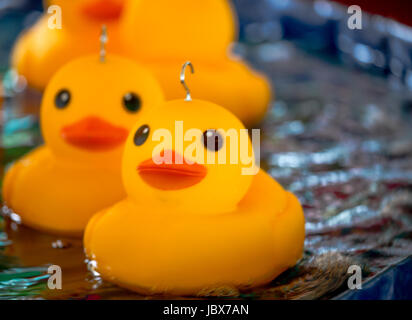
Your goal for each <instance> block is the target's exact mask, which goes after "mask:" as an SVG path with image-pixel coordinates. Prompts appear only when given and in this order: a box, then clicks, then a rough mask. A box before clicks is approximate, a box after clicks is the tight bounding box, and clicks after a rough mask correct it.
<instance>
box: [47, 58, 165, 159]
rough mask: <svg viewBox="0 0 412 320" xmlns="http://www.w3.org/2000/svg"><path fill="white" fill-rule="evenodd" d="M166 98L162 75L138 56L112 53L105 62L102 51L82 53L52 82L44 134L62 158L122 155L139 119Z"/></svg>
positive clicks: (119, 156)
mask: <svg viewBox="0 0 412 320" xmlns="http://www.w3.org/2000/svg"><path fill="white" fill-rule="evenodd" d="M162 102H163V93H162V91H161V89H160V86H159V84H158V82H157V80H156V79H155V78H154V76H153V75H152V74H151V73H150V72H149V71H147V70H146V69H144V68H143V67H141V66H139V65H138V64H136V63H134V62H133V61H130V60H127V59H124V58H120V57H117V56H111V55H109V56H107V57H106V60H105V61H104V62H101V61H100V60H99V57H98V56H97V55H93V56H87V57H82V58H80V59H77V60H73V61H72V62H69V63H68V64H67V65H65V66H64V67H62V68H61V69H60V70H59V71H58V72H56V74H55V75H54V77H53V78H52V80H51V81H50V82H49V84H48V86H47V88H46V91H45V93H44V96H43V101H42V107H41V127H42V133H43V137H44V139H45V142H46V144H47V145H48V146H49V148H50V149H51V150H52V152H53V153H54V154H55V155H56V156H57V157H59V158H62V159H67V160H70V161H72V160H78V161H88V160H90V161H96V164H98V163H99V162H102V161H107V162H110V161H111V160H113V159H119V160H120V158H121V152H122V146H123V145H124V142H125V140H126V138H127V136H128V134H129V130H130V129H131V128H132V126H133V125H134V123H136V121H138V119H139V118H140V117H141V116H142V115H143V114H144V113H145V111H146V110H147V109H150V108H151V107H154V106H156V105H158V104H161V103H162ZM105 159H106V160H105Z"/></svg>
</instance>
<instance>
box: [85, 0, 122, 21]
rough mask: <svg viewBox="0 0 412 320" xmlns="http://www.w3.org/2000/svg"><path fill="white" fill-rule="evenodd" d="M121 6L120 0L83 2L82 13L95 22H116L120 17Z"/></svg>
mask: <svg viewBox="0 0 412 320" xmlns="http://www.w3.org/2000/svg"><path fill="white" fill-rule="evenodd" d="M123 6H124V4H123V1H121V0H89V1H85V5H84V6H83V7H82V12H83V14H84V15H86V16H87V17H88V18H90V19H93V20H97V21H111V20H118V19H119V18H120V16H121V15H122V11H123Z"/></svg>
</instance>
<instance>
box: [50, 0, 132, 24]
mask: <svg viewBox="0 0 412 320" xmlns="http://www.w3.org/2000/svg"><path fill="white" fill-rule="evenodd" d="M127 1H128V0H70V1H67V0H45V1H44V3H45V7H46V8H48V7H50V6H53V5H57V6H59V7H60V8H61V14H62V18H63V19H64V23H68V24H69V25H73V26H74V25H82V24H85V25H90V24H93V23H97V24H99V25H100V24H102V23H105V24H110V23H112V22H114V23H115V22H119V20H120V18H121V16H122V14H123V12H124V7H125V5H126V2H127Z"/></svg>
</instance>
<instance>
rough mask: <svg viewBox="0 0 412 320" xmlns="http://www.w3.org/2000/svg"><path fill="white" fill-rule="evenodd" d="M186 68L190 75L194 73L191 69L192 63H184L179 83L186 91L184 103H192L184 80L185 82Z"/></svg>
mask: <svg viewBox="0 0 412 320" xmlns="http://www.w3.org/2000/svg"><path fill="white" fill-rule="evenodd" d="M187 66H190V69H191V71H192V74H193V73H195V69H194V68H193V65H192V63H191V62H190V61H187V62H185V64H184V65H183V67H182V71H181V72H180V83H181V84H182V85H183V87H184V88H185V90H186V99H185V101H192V96H191V95H190V90H189V87H188V86H187V84H186V80H185V78H186V76H185V74H186V67H187Z"/></svg>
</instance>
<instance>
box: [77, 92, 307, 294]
mask: <svg viewBox="0 0 412 320" xmlns="http://www.w3.org/2000/svg"><path fill="white" fill-rule="evenodd" d="M187 100H188V101H184V100H175V101H170V102H167V103H165V104H164V105H163V106H162V107H160V108H159V109H158V110H156V112H153V113H152V114H147V116H144V117H141V118H140V119H139V120H138V121H137V124H136V126H135V127H134V129H133V130H132V131H131V133H130V135H129V137H128V139H127V141H126V146H125V151H124V155H123V163H122V172H123V183H124V186H125V188H126V192H127V197H126V198H125V199H124V200H122V201H120V202H118V203H117V204H115V205H114V206H112V207H110V208H108V209H105V210H103V211H101V212H100V213H98V214H96V215H95V216H94V217H93V218H92V219H91V220H90V222H89V224H88V226H87V228H86V232H85V236H84V246H85V251H86V254H87V256H88V258H89V259H90V260H91V261H92V265H94V266H95V268H96V270H97V272H98V273H100V275H101V276H102V277H103V278H104V279H106V280H109V281H112V282H114V283H116V284H118V285H120V286H123V287H126V288H129V289H132V290H135V291H137V292H140V293H144V294H158V293H167V294H178V295H194V294H197V293H198V292H199V291H201V290H203V289H210V288H216V287H219V286H235V287H237V288H249V287H252V286H259V285H263V284H266V283H268V282H270V281H271V280H272V279H274V278H275V277H276V276H277V275H279V274H280V273H281V272H283V271H285V270H286V269H287V268H289V267H291V266H293V265H294V264H295V263H296V261H297V260H298V259H299V258H300V257H301V255H302V250H303V241H304V234H305V231H304V216H303V211H302V208H301V206H300V204H299V201H298V200H297V198H296V197H295V196H294V195H292V194H291V193H289V192H286V191H285V190H284V189H283V188H282V187H281V186H280V185H279V184H278V183H277V182H276V181H275V180H273V179H272V178H271V177H270V176H268V175H267V174H266V173H264V172H263V171H260V170H259V169H258V168H257V167H256V163H255V158H254V154H253V152H252V151H251V149H252V148H251V141H250V138H249V137H248V134H247V132H245V130H244V126H243V125H242V123H241V122H240V121H239V120H238V119H237V118H236V117H235V116H234V115H233V114H232V113H230V112H229V111H227V110H226V109H224V108H222V107H220V106H218V105H216V104H213V103H210V102H206V101H202V100H193V101H191V99H190V97H189V99H187ZM176 121H177V122H176ZM168 133H169V135H168ZM178 136H179V137H178ZM183 137H185V138H184V140H182V139H183ZM236 150H238V151H239V152H236ZM224 159H226V161H223V160H224ZM229 159H230V161H229ZM213 161H214V163H213ZM255 169H256V171H257V172H258V173H257V174H256V175H250V173H251V172H253V171H254V170H255ZM250 170H251V171H250ZM256 171H255V172H256ZM246 173H248V174H246Z"/></svg>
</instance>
